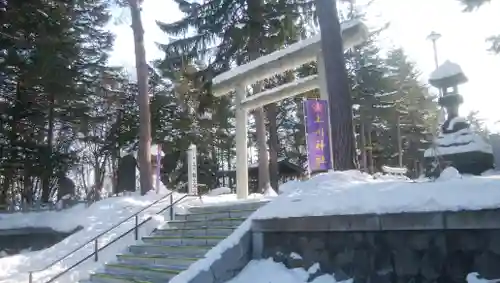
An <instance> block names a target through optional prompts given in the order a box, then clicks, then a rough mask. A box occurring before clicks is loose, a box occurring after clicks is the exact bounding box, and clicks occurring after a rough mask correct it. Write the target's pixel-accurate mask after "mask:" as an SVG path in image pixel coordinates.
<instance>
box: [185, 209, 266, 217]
mask: <svg viewBox="0 0 500 283" xmlns="http://www.w3.org/2000/svg"><path fill="white" fill-rule="evenodd" d="M255 211H257V209H228V210H219V211H207V212H190V213H186V214H176V215H178V216H189V215H209V214H217V213H231V212H255Z"/></svg>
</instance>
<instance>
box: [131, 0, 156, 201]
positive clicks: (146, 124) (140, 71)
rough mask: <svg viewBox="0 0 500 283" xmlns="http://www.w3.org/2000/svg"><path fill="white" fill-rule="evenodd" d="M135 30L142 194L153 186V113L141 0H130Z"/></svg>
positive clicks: (139, 161) (133, 28) (139, 160)
mask: <svg viewBox="0 0 500 283" xmlns="http://www.w3.org/2000/svg"><path fill="white" fill-rule="evenodd" d="M129 6H130V14H131V16H132V30H133V32H134V45H135V68H136V71H137V85H138V90H139V93H138V98H137V99H138V102H139V103H138V104H139V152H138V163H139V173H140V184H141V194H142V195H144V194H146V193H147V192H148V191H149V190H151V189H152V188H153V181H152V169H151V113H150V111H149V95H148V65H147V62H146V50H145V49H144V29H143V28H142V21H141V10H140V7H139V0H129Z"/></svg>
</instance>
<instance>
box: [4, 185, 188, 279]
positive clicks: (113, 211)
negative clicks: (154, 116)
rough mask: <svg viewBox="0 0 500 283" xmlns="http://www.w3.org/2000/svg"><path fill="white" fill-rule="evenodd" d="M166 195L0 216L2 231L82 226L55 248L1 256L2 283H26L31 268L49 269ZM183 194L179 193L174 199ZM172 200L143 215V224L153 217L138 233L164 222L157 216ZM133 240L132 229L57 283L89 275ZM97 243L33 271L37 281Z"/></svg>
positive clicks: (126, 225) (124, 228)
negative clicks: (95, 260)
mask: <svg viewBox="0 0 500 283" xmlns="http://www.w3.org/2000/svg"><path fill="white" fill-rule="evenodd" d="M163 196H164V194H155V193H153V192H150V193H149V194H147V195H145V196H137V195H132V196H122V197H111V198H107V199H104V200H102V201H99V202H96V203H94V204H92V205H91V206H89V207H88V208H85V205H83V204H81V205H77V206H75V207H72V208H69V209H66V210H63V211H58V212H56V211H45V212H38V213H36V212H31V213H13V214H8V215H2V216H0V217H1V219H0V220H1V221H0V229H14V228H23V227H50V228H52V229H54V230H57V231H71V230H73V229H75V228H76V227H77V226H82V227H83V229H82V230H80V231H78V232H76V233H74V234H72V235H70V236H68V237H67V238H66V239H64V240H63V241H61V242H59V243H57V244H55V245H54V246H52V247H50V248H47V249H44V250H40V251H35V252H25V253H22V254H17V255H13V256H8V257H3V258H0V282H1V283H17V282H27V280H28V273H26V272H28V271H34V270H38V269H42V268H44V267H45V266H47V265H48V264H50V263H52V262H53V261H55V260H57V259H59V258H61V257H63V256H64V255H66V254H68V253H69V252H70V251H73V250H74V249H76V248H77V247H79V246H81V245H83V244H84V243H85V242H87V241H89V240H91V239H92V238H94V237H95V236H97V235H99V234H100V233H102V232H103V231H105V230H107V229H108V228H110V227H112V226H113V225H115V224H116V223H118V222H120V221H122V220H124V219H126V218H127V217H129V216H130V215H133V214H134V213H135V212H137V211H139V210H141V209H142V208H143V207H145V206H147V205H150V204H151V203H153V202H154V201H156V200H159V199H160V198H161V197H163ZM181 196H182V195H180V194H176V193H175V196H174V201H175V200H176V199H178V198H180V197H181ZM169 202H170V198H166V199H165V200H162V201H160V202H159V203H157V204H155V205H153V206H152V207H151V208H149V209H146V210H145V211H144V212H142V213H140V214H139V222H141V221H142V220H144V219H146V218H148V217H149V216H153V219H152V220H150V221H149V222H148V223H146V224H145V225H143V226H142V227H141V228H140V229H139V236H145V235H149V234H150V233H151V232H152V230H153V229H154V228H156V227H157V226H159V224H160V223H162V222H164V218H163V216H160V215H156V212H158V211H160V210H161V209H163V208H164V207H165V206H167V205H168V204H169ZM134 221H135V220H134V218H132V219H130V220H129V221H127V222H125V223H123V224H122V225H120V226H118V227H116V228H115V229H113V230H111V231H110V232H108V233H106V234H104V235H103V236H101V237H99V241H98V243H99V246H100V247H102V246H104V245H105V244H107V243H109V242H110V241H111V240H113V239H115V238H116V237H117V236H119V235H120V234H122V233H123V232H125V231H127V230H129V229H130V228H132V227H133V226H134ZM134 242H135V239H134V233H130V234H129V235H128V236H126V237H124V238H123V239H121V240H119V241H117V242H116V243H114V244H112V245H111V246H109V247H107V248H106V249H104V250H103V251H101V252H99V261H98V262H94V261H93V260H92V259H89V260H87V261H86V262H85V263H83V264H81V265H79V266H78V267H77V268H75V269H72V270H71V271H69V272H68V273H67V274H66V275H64V276H62V277H60V278H59V279H57V280H56V281H54V282H61V283H62V282H77V281H78V280H80V279H83V278H86V277H87V276H88V275H89V273H90V272H92V271H95V270H97V269H98V268H99V267H101V266H102V264H103V263H105V262H109V261H112V260H115V256H116V254H118V253H120V252H121V251H122V250H124V249H125V248H126V247H128V246H129V245H131V244H133V243H134ZM93 245H94V242H91V243H90V244H88V245H87V246H85V247H84V248H82V249H80V250H79V251H77V252H75V253H74V254H73V255H72V256H70V257H69V258H67V259H65V260H63V261H62V262H60V263H58V264H56V265H55V266H53V267H51V268H49V269H47V270H44V271H41V272H35V273H34V274H33V278H34V282H42V280H43V281H47V280H48V279H49V278H51V277H52V276H54V275H56V274H58V273H59V272H61V271H63V270H65V269H66V268H68V267H69V266H71V265H72V264H74V263H76V262H77V261H79V260H80V259H82V258H84V257H85V256H87V255H89V254H90V253H92V252H93V248H94V246H93Z"/></svg>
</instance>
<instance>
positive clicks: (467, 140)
mask: <svg viewBox="0 0 500 283" xmlns="http://www.w3.org/2000/svg"><path fill="white" fill-rule="evenodd" d="M452 122H453V121H452ZM450 124H451V123H450ZM456 143H458V144H461V145H456V146H449V145H451V144H456ZM435 144H436V145H437V147H436V148H433V147H431V148H428V149H427V150H425V152H424V157H432V156H440V155H447V154H456V153H464V152H471V151H479V152H484V153H493V148H492V147H491V145H490V144H489V143H488V142H486V140H485V139H484V138H483V137H481V136H480V135H478V134H477V133H475V132H473V131H472V130H471V129H469V128H466V129H462V130H460V131H457V132H455V133H449V134H440V135H439V137H438V138H437V139H436V141H435Z"/></svg>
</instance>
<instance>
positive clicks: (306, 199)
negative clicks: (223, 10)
mask: <svg viewBox="0 0 500 283" xmlns="http://www.w3.org/2000/svg"><path fill="white" fill-rule="evenodd" d="M219 191H220V193H222V194H219V192H217V193H215V192H214V195H212V196H203V197H202V198H200V197H188V198H186V199H185V200H183V201H182V202H181V203H179V204H178V205H177V206H176V208H175V210H176V212H177V213H185V212H187V210H188V209H189V208H190V207H194V206H201V205H203V206H210V205H217V204H220V203H221V202H224V203H226V204H228V203H233V202H239V201H238V200H237V198H236V195H235V194H226V192H227V190H225V189H221V190H219ZM279 192H280V195H278V196H275V193H274V192H270V191H269V192H267V193H266V194H265V195H260V194H253V195H250V197H249V199H248V200H246V201H258V200H262V199H264V198H268V199H269V198H271V199H272V201H271V203H269V204H268V205H266V206H264V207H262V208H260V209H259V210H258V211H257V212H256V213H254V214H253V215H252V216H251V217H250V218H249V219H247V220H246V221H245V222H244V223H243V224H242V225H241V226H240V227H239V228H238V229H236V230H235V232H234V233H233V234H232V235H230V236H229V237H228V238H226V239H224V240H223V241H221V242H220V243H219V244H218V245H217V246H216V247H215V248H214V249H212V250H210V251H209V252H208V253H207V254H206V255H205V258H204V259H202V260H200V261H198V262H196V263H194V264H193V265H192V266H191V267H190V268H189V269H188V270H186V271H184V272H182V273H181V274H179V276H177V277H176V278H175V279H174V280H172V282H171V283H185V282H187V280H188V279H190V278H192V277H193V276H195V275H196V273H197V272H199V271H201V270H207V269H208V268H209V266H210V265H211V264H212V263H213V262H214V261H215V260H217V259H218V258H219V257H220V256H221V254H222V253H223V252H224V251H225V250H226V249H227V248H230V247H232V246H234V245H235V244H236V243H238V242H239V240H240V238H241V236H243V235H244V234H245V233H246V232H247V231H249V229H250V227H251V221H252V219H255V218H274V217H281V218H284V217H295V216H307V215H326V214H355V213H391V212H405V211H406V212H410V211H414V212H415V211H435V210H454V211H456V210H461V209H482V208H496V207H500V174H499V173H498V172H488V173H486V174H484V176H461V175H460V174H458V172H457V171H456V170H455V169H454V168H448V169H446V170H445V172H443V174H442V176H441V177H440V178H439V179H437V180H434V181H431V180H428V179H419V180H417V181H411V180H408V179H406V178H401V177H394V176H387V175H376V176H371V175H368V174H364V173H361V172H359V171H345V172H328V173H324V174H320V175H317V176H315V177H313V178H311V179H310V180H307V181H291V182H288V183H286V184H283V185H282V186H280V188H279ZM163 195H165V192H164V191H163V190H162V191H161V192H160V194H158V195H157V194H155V193H152V194H149V195H146V196H128V197H113V198H109V199H105V200H103V201H100V202H97V203H95V204H93V205H92V206H90V207H88V208H85V207H84V206H76V207H74V208H71V209H68V210H64V211H60V212H52V211H50V212H41V213H25V214H10V215H4V216H0V217H1V218H0V229H9V228H20V227H28V226H31V227H52V228H53V229H55V230H59V231H68V230H72V229H74V228H75V227H76V226H78V225H80V226H83V227H84V229H83V230H81V231H79V232H77V233H75V234H73V235H71V236H69V237H68V238H66V239H65V240H63V241H61V242H60V243H58V244H56V245H54V246H52V247H51V248H48V249H45V250H42V251H37V252H28V253H23V254H19V255H15V256H8V257H4V258H1V259H0V283H20V282H26V281H27V276H28V275H27V273H26V271H29V270H34V269H38V268H41V267H44V266H45V265H47V264H49V263H51V262H52V261H54V260H55V259H57V258H59V257H61V256H63V255H65V254H66V253H68V252H69V251H71V250H72V249H74V248H76V247H78V246H79V245H81V244H82V243H84V242H86V241H88V240H89V239H92V238H93V237H94V236H96V235H97V234H99V233H100V232H101V231H104V230H106V229H108V228H109V227H111V226H112V225H114V224H115V223H117V222H119V221H120V220H122V219H125V218H127V217H128V216H130V215H132V214H133V213H134V212H136V211H138V210H140V209H141V208H142V207H144V206H146V205H148V204H151V203H152V202H154V201H155V200H157V199H158V198H160V197H161V196H163ZM181 196H182V195H181V194H175V197H174V199H178V198H180V197H181ZM168 202H169V200H168V199H166V200H165V201H163V202H160V203H158V204H157V205H155V206H153V207H152V208H150V209H148V210H146V211H145V212H144V213H141V217H140V219H145V218H146V217H148V216H149V215H154V214H155V213H156V212H157V211H159V210H160V209H162V208H163V207H165V206H166V205H167V204H168ZM163 220H164V219H163V217H161V216H156V217H155V218H154V219H153V220H152V221H150V223H149V224H148V225H146V227H141V230H140V235H146V234H149V233H150V232H151V231H152V230H153V229H154V228H155V227H157V226H158V224H160V223H161V222H163ZM133 225H134V220H133V219H131V221H129V222H127V223H125V224H124V225H121V226H120V227H118V228H116V229H114V230H112V231H111V232H110V233H108V234H106V235H104V236H103V237H101V238H100V241H99V245H104V244H106V243H107V242H109V241H110V240H112V239H114V238H115V237H116V236H118V235H119V234H121V233H123V232H124V231H126V230H128V229H130V228H131V227H133ZM133 243H134V238H133V233H131V235H129V237H125V238H124V239H122V240H120V241H118V242H117V243H115V244H113V245H112V246H110V247H109V248H107V249H105V250H104V251H103V252H101V253H100V254H99V258H100V260H99V262H97V263H94V262H93V261H92V260H88V261H87V262H86V263H84V264H82V265H80V266H78V267H77V268H75V269H74V270H73V271H71V272H69V273H68V274H67V275H65V276H64V277H61V278H60V279H59V280H58V281H57V282H77V281H78V280H79V279H81V278H86V277H87V276H88V274H89V273H90V272H92V271H94V270H96V269H98V268H99V267H101V266H102V265H103V264H104V263H105V262H109V261H113V260H115V255H116V254H117V253H120V252H121V251H123V250H124V249H125V248H126V247H127V246H129V245H131V244H133ZM92 249H93V244H89V245H88V246H87V247H85V248H84V249H82V250H80V251H79V252H77V253H75V254H74V255H73V256H71V257H70V258H68V259H66V260H64V261H62V262H61V263H58V264H56V265H55V266H54V267H52V268H50V269H48V270H46V271H43V272H38V273H35V274H34V278H35V282H38V281H39V280H40V279H42V278H43V279H48V278H49V277H51V276H53V275H55V274H57V273H58V272H60V271H62V270H64V269H66V268H67V267H68V266H70V265H71V264H73V263H75V262H76V261H78V260H80V259H81V258H83V257H84V256H86V255H88V254H90V253H91V252H92ZM256 270H260V272H256ZM264 271H265V272H264ZM254 273H256V274H257V275H255V274H254ZM271 273H272V274H273V275H269V274H271ZM309 273H310V272H307V271H305V270H291V271H290V270H287V269H286V268H285V267H284V266H282V265H280V264H277V263H273V262H271V261H269V260H262V261H254V262H252V263H251V264H250V265H248V267H247V268H246V269H245V270H244V271H243V272H242V273H241V274H240V275H239V276H237V277H236V278H235V279H233V281H231V283H246V282H250V281H248V280H251V281H252V282H266V283H274V282H290V283H302V282H307V281H308V280H309V279H308V278H306V277H305V275H306V274H309ZM251 274H254V275H252V276H251ZM264 274H267V275H266V276H265V275H264ZM301 274H302V275H301ZM256 276H264V277H262V278H263V279H262V280H256V278H257V277H256ZM308 276H309V275H308ZM245 278H247V279H245ZM248 278H251V279H248ZM259 278H260V277H259ZM304 278H305V279H304ZM245 280H247V281H245ZM269 280H273V281H269ZM301 280H302V281H301ZM314 280H315V281H312V282H314V283H332V282H336V281H335V279H334V277H333V276H331V275H323V276H321V277H318V278H315V279H314Z"/></svg>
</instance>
